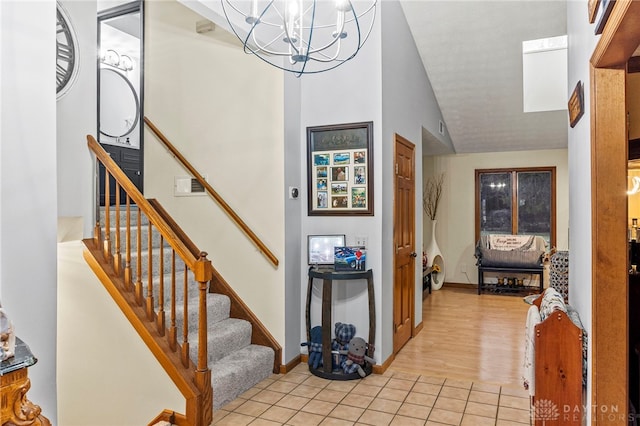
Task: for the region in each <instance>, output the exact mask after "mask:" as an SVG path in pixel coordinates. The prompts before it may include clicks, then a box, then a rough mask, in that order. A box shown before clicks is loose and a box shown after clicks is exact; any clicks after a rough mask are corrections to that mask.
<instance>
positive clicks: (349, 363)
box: [340, 337, 375, 377]
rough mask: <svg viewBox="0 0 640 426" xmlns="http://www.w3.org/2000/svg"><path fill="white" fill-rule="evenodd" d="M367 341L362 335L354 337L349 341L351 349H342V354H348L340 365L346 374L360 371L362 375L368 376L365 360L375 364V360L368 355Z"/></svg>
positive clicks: (359, 373)
mask: <svg viewBox="0 0 640 426" xmlns="http://www.w3.org/2000/svg"><path fill="white" fill-rule="evenodd" d="M367 349H368V347H367V342H365V341H364V339H363V338H362V337H354V338H353V339H351V340H350V341H349V349H347V350H341V351H340V355H346V358H347V359H346V360H345V361H343V362H342V364H341V365H340V366H341V367H342V370H343V371H344V373H345V374H352V373H355V372H358V375H360V377H364V376H366V373H365V371H364V370H363V369H362V366H363V365H364V363H365V362H368V363H369V364H373V363H374V362H375V361H374V359H373V358H370V357H368V356H367V355H366V353H367Z"/></svg>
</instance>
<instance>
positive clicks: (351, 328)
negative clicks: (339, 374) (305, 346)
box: [331, 322, 356, 370]
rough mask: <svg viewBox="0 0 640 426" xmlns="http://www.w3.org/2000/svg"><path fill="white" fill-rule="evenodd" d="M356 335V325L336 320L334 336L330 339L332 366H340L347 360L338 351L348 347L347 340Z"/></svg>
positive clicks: (334, 367) (336, 367)
mask: <svg viewBox="0 0 640 426" xmlns="http://www.w3.org/2000/svg"><path fill="white" fill-rule="evenodd" d="M355 336H356V326H355V325H353V324H344V323H341V322H337V323H336V325H335V338H334V339H333V340H332V341H331V353H332V354H333V357H332V368H333V369H334V370H337V369H339V368H342V363H343V362H345V361H346V360H347V356H346V355H340V351H346V350H348V349H349V340H351V339H353V338H354V337H355Z"/></svg>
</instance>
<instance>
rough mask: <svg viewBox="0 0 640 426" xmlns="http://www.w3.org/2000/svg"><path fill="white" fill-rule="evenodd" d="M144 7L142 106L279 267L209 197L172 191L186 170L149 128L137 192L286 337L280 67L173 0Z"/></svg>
mask: <svg viewBox="0 0 640 426" xmlns="http://www.w3.org/2000/svg"><path fill="white" fill-rule="evenodd" d="M146 15H147V20H146V35H145V40H146V42H145V49H146V50H145V56H146V60H145V91H144V92H145V114H146V115H147V117H149V118H150V119H151V120H152V121H153V122H154V123H155V124H156V125H157V126H158V128H159V129H160V130H161V131H162V132H163V133H164V134H165V136H167V137H168V138H169V140H171V141H172V143H173V144H174V145H175V146H176V147H177V148H178V149H179V150H180V151H181V152H182V153H183V155H184V156H185V157H186V158H187V160H189V161H190V162H191V163H192V164H193V166H194V167H195V168H196V169H197V170H199V172H200V173H202V174H205V175H208V178H209V182H210V183H211V184H212V186H213V187H214V188H215V190H216V191H217V192H218V193H219V194H220V195H221V196H222V197H223V198H224V199H225V200H226V201H227V203H228V204H229V205H230V206H231V207H232V208H233V209H234V210H235V211H236V212H237V213H238V214H239V215H240V216H241V217H242V218H243V220H244V221H245V222H246V223H247V224H248V225H249V227H250V228H252V229H253V230H254V232H255V233H256V234H257V235H258V236H259V237H260V238H261V239H262V240H263V241H264V243H265V244H266V245H267V247H269V248H270V249H271V250H272V251H273V252H274V254H275V255H276V257H278V259H279V260H280V266H279V267H278V268H277V269H276V268H274V267H273V266H272V265H271V263H269V261H268V260H267V259H266V258H265V257H264V256H263V255H262V254H260V253H259V252H258V251H257V249H256V248H255V247H254V246H253V244H252V243H251V242H250V240H249V239H248V238H247V237H246V236H245V235H244V234H243V233H242V232H241V231H240V230H239V229H238V228H237V227H236V226H235V225H234V224H233V222H232V221H231V220H230V219H229V218H228V217H227V215H226V214H225V213H224V212H223V211H222V210H221V209H220V208H219V207H218V206H217V205H216V204H215V202H214V201H212V200H211V199H210V198H209V197H201V196H198V197H174V195H173V186H174V177H175V176H185V175H187V172H186V171H185V170H183V169H182V168H181V166H180V165H179V163H178V162H177V161H176V160H175V159H173V158H172V157H171V156H169V155H168V154H167V152H166V149H165V148H163V147H162V146H161V145H160V142H159V141H157V139H156V138H155V136H153V134H152V133H151V132H149V131H148V130H147V131H145V179H144V182H145V196H147V197H151V198H157V199H158V200H159V201H160V202H161V203H162V204H163V205H164V207H165V208H166V209H167V210H168V211H169V213H171V214H172V215H173V217H174V218H175V219H176V221H177V223H178V224H180V226H182V227H183V229H184V230H185V231H186V232H187V234H188V235H189V236H190V238H191V239H192V240H193V241H194V242H195V243H196V244H197V245H198V247H200V248H201V249H202V250H204V251H206V252H208V253H209V256H208V258H209V259H210V260H211V261H212V262H213V265H214V267H216V268H217V269H218V270H219V271H220V273H221V274H222V276H223V277H224V278H225V279H226V280H227V281H228V282H229V284H230V285H231V286H232V287H233V288H234V289H235V291H236V292H237V293H238V294H239V295H240V297H241V298H242V299H243V300H244V301H245V303H247V305H248V306H249V307H250V308H251V309H252V310H253V312H254V313H255V314H256V315H257V316H258V318H260V320H261V321H262V322H263V323H264V324H265V326H266V327H267V328H268V329H269V330H270V331H271V333H272V334H273V335H274V337H275V338H276V339H277V340H278V341H279V342H280V344H281V345H283V346H284V342H285V339H284V330H285V313H284V300H285V294H284V269H285V263H286V262H285V260H286V259H285V256H284V253H285V252H284V228H285V223H284V217H285V216H284V203H285V202H284V199H285V190H284V142H283V140H284V134H283V132H284V117H283V111H284V106H283V90H284V88H283V87H284V86H283V77H282V73H281V72H280V71H278V70H277V69H275V68H273V67H270V66H268V65H266V64H265V63H263V62H262V61H259V60H257V59H256V58H255V57H253V56H250V55H246V54H245V53H244V52H243V51H242V49H240V48H239V47H238V45H237V42H235V43H229V42H225V41H219V40H217V39H216V34H215V32H214V33H206V34H198V33H196V31H195V23H196V21H198V20H201V19H202V17H200V16H199V15H197V14H195V13H194V12H192V11H191V10H189V9H188V8H186V7H185V6H183V5H181V4H180V3H177V2H148V3H147V4H146ZM216 31H222V30H221V29H219V28H218V29H216ZM223 39H225V40H227V39H229V37H226V38H224V37H223ZM230 248H232V249H231V250H230ZM297 344H299V342H297Z"/></svg>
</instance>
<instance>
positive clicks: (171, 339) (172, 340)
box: [169, 250, 178, 352]
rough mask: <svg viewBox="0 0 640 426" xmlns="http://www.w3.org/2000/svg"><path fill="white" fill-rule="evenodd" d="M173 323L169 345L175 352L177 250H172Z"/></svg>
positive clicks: (176, 332)
mask: <svg viewBox="0 0 640 426" xmlns="http://www.w3.org/2000/svg"><path fill="white" fill-rule="evenodd" d="M170 321H171V325H170V326H169V347H170V348H171V350H172V351H173V352H175V351H176V347H177V346H178V327H177V326H176V252H175V250H171V320H170Z"/></svg>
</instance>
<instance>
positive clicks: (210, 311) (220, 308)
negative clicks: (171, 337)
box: [164, 290, 231, 330]
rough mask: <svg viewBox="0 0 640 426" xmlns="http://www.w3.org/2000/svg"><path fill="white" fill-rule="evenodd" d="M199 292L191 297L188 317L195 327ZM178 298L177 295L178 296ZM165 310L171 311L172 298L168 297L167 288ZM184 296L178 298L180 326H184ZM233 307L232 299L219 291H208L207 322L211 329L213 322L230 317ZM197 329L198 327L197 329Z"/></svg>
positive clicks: (177, 313) (178, 322)
mask: <svg viewBox="0 0 640 426" xmlns="http://www.w3.org/2000/svg"><path fill="white" fill-rule="evenodd" d="M199 298H200V297H199V296H198V293H197V292H195V294H194V295H193V296H190V297H189V302H188V303H189V310H188V319H187V321H189V324H194V327H195V326H196V325H197V323H198V302H199ZM176 299H177V297H176ZM165 300H166V303H165V307H164V309H165V311H166V312H171V311H170V309H171V306H170V304H171V302H170V299H169V298H167V295H166V290H165ZM182 300H183V299H182V297H180V301H178V300H176V323H177V324H178V325H179V327H181V326H182V318H183V317H184V303H182ZM230 309H231V300H230V299H229V298H228V297H227V296H225V295H223V294H218V293H207V322H208V323H209V330H211V326H212V324H215V323H218V322H220V321H224V320H226V319H227V318H229V311H230ZM195 330H197V327H196V329H195Z"/></svg>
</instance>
